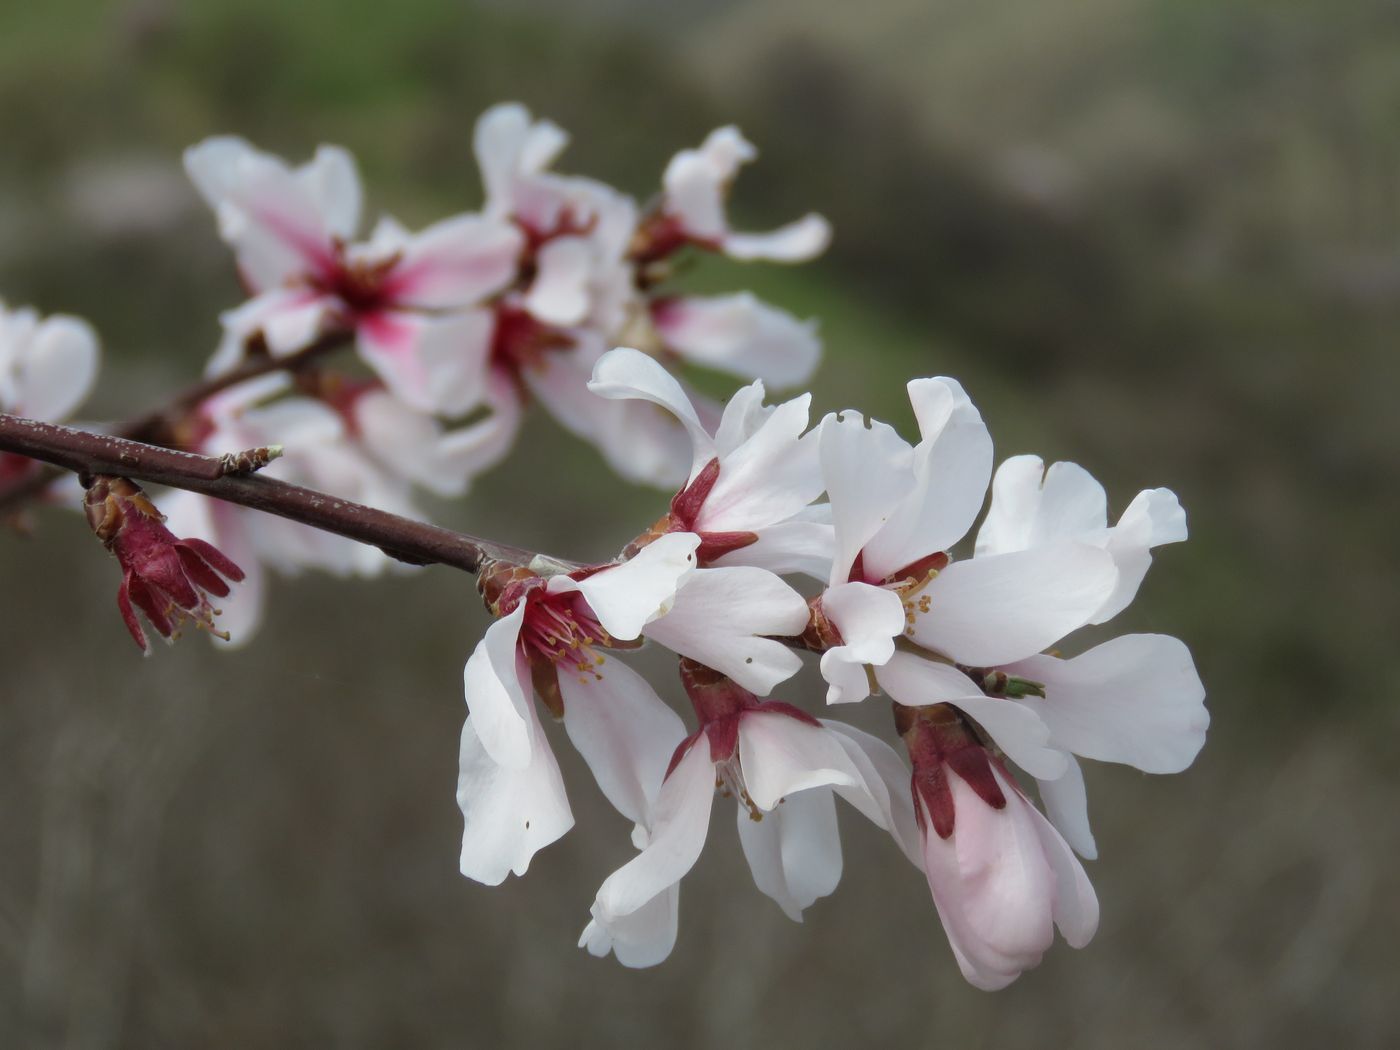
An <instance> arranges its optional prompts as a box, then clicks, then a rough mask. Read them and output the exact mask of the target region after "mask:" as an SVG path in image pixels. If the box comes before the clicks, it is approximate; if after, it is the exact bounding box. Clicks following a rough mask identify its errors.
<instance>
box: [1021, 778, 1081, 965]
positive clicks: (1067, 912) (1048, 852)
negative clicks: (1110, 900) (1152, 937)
mask: <svg viewBox="0 0 1400 1050" xmlns="http://www.w3.org/2000/svg"><path fill="white" fill-rule="evenodd" d="M1026 809H1027V810H1028V811H1029V812H1030V814H1031V818H1032V820H1033V821H1034V823H1035V830H1036V834H1037V835H1039V836H1040V843H1041V846H1042V848H1043V849H1044V850H1045V856H1046V859H1048V860H1049V862H1050V865H1051V867H1052V868H1053V869H1054V872H1055V907H1054V912H1053V914H1054V918H1055V925H1056V926H1058V927H1059V929H1060V936H1061V937H1063V938H1064V939H1065V943H1066V944H1068V945H1069V946H1070V947H1071V948H1083V947H1084V946H1085V945H1086V944H1088V943H1089V942H1090V941H1091V940H1093V938H1094V934H1095V933H1096V932H1098V928H1099V898H1098V895H1097V894H1095V893H1094V887H1093V885H1092V884H1091V883H1090V882H1089V876H1088V875H1086V874H1085V873H1084V866H1083V865H1082V864H1080V863H1079V858H1077V857H1076V856H1075V855H1074V853H1073V851H1071V850H1070V848H1069V845H1068V843H1066V842H1065V840H1064V839H1063V838H1061V837H1060V833H1059V832H1057V831H1056V830H1055V828H1054V825H1052V824H1051V823H1050V822H1049V821H1048V820H1046V819H1045V818H1044V817H1043V816H1041V814H1040V812H1039V810H1037V809H1036V808H1035V807H1034V806H1032V805H1031V804H1030V803H1026Z"/></svg>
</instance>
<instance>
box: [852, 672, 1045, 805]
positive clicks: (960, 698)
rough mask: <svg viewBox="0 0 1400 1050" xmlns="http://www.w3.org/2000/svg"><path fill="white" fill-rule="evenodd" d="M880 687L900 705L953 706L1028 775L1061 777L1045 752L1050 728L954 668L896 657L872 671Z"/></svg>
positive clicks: (1015, 703)
mask: <svg viewBox="0 0 1400 1050" xmlns="http://www.w3.org/2000/svg"><path fill="white" fill-rule="evenodd" d="M875 675H876V677H877V678H878V679H879V682H880V687H881V688H882V689H884V690H885V691H886V692H887V693H889V694H890V696H891V698H893V699H894V700H897V701H898V702H899V703H902V704H909V705H911V706H917V707H922V706H926V705H928V704H932V703H944V704H952V705H953V706H954V707H956V708H958V709H959V710H960V711H963V712H965V713H966V714H968V715H970V716H971V717H972V718H973V720H974V721H976V722H977V723H978V724H979V725H980V726H981V727H982V728H983V729H985V730H986V731H987V734H988V735H989V736H991V738H992V739H993V740H994V741H995V742H996V744H997V746H998V747H1000V748H1001V749H1002V750H1003V751H1005V752H1006V754H1007V757H1009V758H1010V759H1011V760H1012V761H1013V762H1015V763H1016V764H1017V765H1018V766H1020V767H1021V768H1022V769H1024V770H1025V771H1026V772H1027V773H1030V774H1031V775H1032V776H1035V777H1040V778H1041V779H1045V780H1053V779H1055V778H1056V777H1058V776H1061V775H1063V774H1064V772H1065V765H1066V761H1067V760H1066V758H1065V755H1064V753H1063V752H1062V751H1059V750H1057V749H1056V748H1053V747H1050V746H1049V742H1050V729H1049V728H1048V727H1047V726H1046V725H1045V723H1044V722H1043V721H1041V719H1040V717H1039V716H1038V715H1037V714H1036V713H1035V712H1034V711H1032V710H1031V709H1030V708H1028V707H1024V706H1022V705H1021V704H1020V703H1018V702H1017V701H1015V700H1005V699H997V698H993V697H990V696H986V695H984V694H983V693H982V691H981V690H980V689H978V688H977V687H976V685H975V684H974V683H973V682H972V680H971V679H969V678H968V677H967V676H966V675H964V674H962V673H961V672H960V671H958V670H957V669H956V668H953V667H949V666H948V665H947V664H940V663H936V662H934V661H932V660H924V659H922V658H921V657H917V656H913V655H912V654H909V653H895V655H894V656H893V657H891V659H890V661H889V662H888V663H887V664H885V666H883V667H879V668H876V670H875Z"/></svg>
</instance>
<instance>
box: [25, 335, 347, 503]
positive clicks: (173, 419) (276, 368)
mask: <svg viewBox="0 0 1400 1050" xmlns="http://www.w3.org/2000/svg"><path fill="white" fill-rule="evenodd" d="M352 336H353V333H351V332H349V331H346V330H344V329H337V330H334V331H330V332H326V333H325V334H323V335H321V336H320V337H319V338H317V339H316V340H315V341H314V342H312V343H310V344H309V345H307V346H306V347H304V348H302V349H301V350H298V351H297V352H296V353H294V354H289V355H287V356H286V357H273V356H272V355H271V354H270V353H267V352H266V348H264V349H263V352H261V353H254V354H251V355H250V356H249V357H247V358H246V359H245V360H244V361H243V362H242V363H241V364H240V365H238V367H236V368H233V369H231V370H230V371H227V372H224V373H222V374H221V375H217V376H212V377H210V378H208V379H202V380H200V381H199V382H197V383H192V384H190V385H189V386H187V387H185V389H183V390H181V391H180V392H179V393H177V394H176V395H175V396H174V397H172V398H171V399H170V401H169V403H167V404H166V405H165V406H164V407H163V408H158V409H155V410H154V411H151V412H147V413H146V414H145V415H141V416H137V417H135V418H134V419H129V420H127V421H126V422H124V423H120V424H118V425H117V426H116V427H114V428H113V430H112V432H113V433H114V434H116V435H117V436H118V437H124V438H130V439H131V440H132V441H147V442H150V443H151V444H155V445H167V446H168V445H170V444H171V442H172V439H173V432H174V431H175V429H176V427H177V426H178V425H179V423H180V421H181V420H183V419H184V418H185V417H186V416H187V415H189V413H191V412H193V411H194V410H195V409H196V408H198V407H199V406H200V404H202V403H203V402H205V401H207V400H208V399H209V398H211V397H213V396H214V395H215V394H220V393H222V392H223V391H225V390H227V389H229V387H233V386H237V385H238V384H239V383H243V382H246V381H247V380H249V379H256V378H257V377H258V376H263V375H267V374H268V373H270V372H295V371H297V370H299V369H301V368H304V367H306V366H307V365H308V364H310V363H311V362H312V361H315V360H317V359H319V358H321V357H324V356H325V355H326V354H328V353H330V352H332V351H334V350H339V349H341V348H342V347H345V346H348V345H349V343H350V340H351V338H352ZM34 458H36V459H37V458H39V457H37V456H36V457H34ZM62 476H63V472H62V471H61V470H55V469H53V468H47V469H44V470H40V471H37V472H35V473H32V474H28V475H25V476H23V477H20V478H18V479H16V480H14V481H13V482H11V483H10V484H9V485H6V486H0V517H3V516H4V515H5V514H6V513H7V512H10V511H15V510H18V509H19V508H21V507H23V506H24V504H26V503H28V502H29V501H30V500H32V499H35V498H37V497H38V496H39V495H40V494H42V493H43V491H44V490H45V489H46V488H48V487H49V486H50V485H52V484H53V483H54V482H55V481H57V480H58V479H59V478H60V477H62Z"/></svg>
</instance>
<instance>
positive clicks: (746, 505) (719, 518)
mask: <svg viewBox="0 0 1400 1050" xmlns="http://www.w3.org/2000/svg"><path fill="white" fill-rule="evenodd" d="M588 389H589V390H590V391H591V392H592V393H594V394H596V395H598V396H599V397H603V398H609V399H616V400H622V401H624V402H630V403H633V404H638V405H639V406H640V407H648V406H647V403H650V404H651V405H657V406H660V407H661V408H663V409H665V410H666V411H667V412H668V413H669V414H670V415H671V416H672V417H674V418H675V419H676V420H678V421H679V422H680V423H681V425H682V426H683V427H684V428H685V433H686V435H687V437H688V438H689V440H690V452H691V466H690V473H689V476H688V478H687V480H686V483H685V485H684V487H683V488H682V489H681V491H680V492H678V493H677V494H676V496H675V498H674V499H673V500H672V501H671V509H670V511H669V512H668V513H667V514H666V516H665V517H663V518H662V519H661V520H659V521H658V522H657V523H656V524H655V525H653V526H652V530H651V533H650V534H651V535H656V534H665V533H667V532H676V531H683V532H694V533H696V534H697V535H699V536H700V538H701V544H700V547H699V549H698V551H697V557H698V558H699V559H700V562H701V564H716V565H737V564H743V565H753V566H758V567H760V568H765V569H769V570H771V571H773V572H778V573H786V572H809V573H812V574H813V575H817V576H819V577H820V576H822V575H825V571H826V566H827V564H828V563H829V562H830V559H831V546H832V528H831V525H830V524H828V523H827V522H825V521H824V520H822V519H823V518H824V516H825V515H824V514H823V513H822V512H819V511H817V510H816V509H815V508H812V507H811V506H810V505H811V504H812V502H813V501H814V500H816V499H817V497H818V496H820V495H821V493H822V490H823V489H824V488H825V482H824V481H823V480H822V475H821V464H820V461H819V459H818V454H817V442H816V434H815V433H807V432H806V431H807V418H808V406H809V405H810V403H811V395H810V394H803V395H801V396H800V397H796V398H793V399H792V400H791V401H787V402H784V403H783V404H781V405H771V406H766V405H764V404H763V395H764V390H763V383H762V381H760V380H756V381H754V382H753V383H751V384H750V385H748V386H746V387H743V388H742V389H740V390H738V391H737V392H736V393H735V394H734V395H733V397H731V398H730V400H729V404H728V405H726V406H725V409H724V413H723V415H722V416H721V417H720V419H719V422H718V424H716V425H715V426H714V427H713V428H711V427H709V426H707V425H706V424H705V423H704V422H702V421H701V419H700V416H699V413H698V412H697V411H696V408H695V405H694V402H693V401H692V400H691V398H690V396H689V395H688V393H687V392H686V391H685V390H684V388H683V387H682V386H681V385H680V384H679V383H678V382H677V381H676V379H675V378H674V377H673V376H671V374H670V373H669V372H667V371H666V370H665V369H664V368H662V367H661V365H659V364H658V363H657V362H656V361H654V360H653V359H652V358H650V357H648V356H647V355H645V354H643V353H640V352H639V351H637V350H633V349H630V348H627V347H618V348H617V349H616V350H613V351H611V352H609V353H608V354H606V355H605V356H604V357H603V358H601V359H600V360H599V361H598V364H597V365H596V366H595V367H594V369H593V378H592V379H591V380H590V381H589V383H588Z"/></svg>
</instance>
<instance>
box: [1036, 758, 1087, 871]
mask: <svg viewBox="0 0 1400 1050" xmlns="http://www.w3.org/2000/svg"><path fill="white" fill-rule="evenodd" d="M1037 783H1038V784H1039V786H1040V801H1041V802H1043V803H1044V804H1045V814H1046V816H1048V817H1049V818H1050V823H1052V824H1054V825H1055V827H1056V829H1057V830H1058V831H1059V832H1060V834H1061V835H1063V836H1064V837H1065V841H1066V842H1068V843H1069V844H1070V845H1071V846H1073V847H1074V851H1075V852H1076V853H1078V854H1079V855H1080V856H1081V857H1083V858H1085V859H1086V860H1093V859H1094V858H1095V857H1097V856H1098V855H1099V853H1098V846H1096V845H1095V844H1094V833H1093V831H1091V830H1090V829H1089V796H1088V794H1087V793H1086V792H1085V790H1084V771H1083V770H1082V769H1080V768H1079V763H1078V762H1076V761H1075V760H1074V759H1072V758H1071V759H1070V760H1069V764H1068V766H1067V767H1066V769H1065V774H1064V776H1062V777H1060V778H1059V779H1057V780H1041V781H1037Z"/></svg>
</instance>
